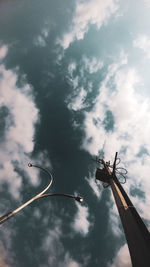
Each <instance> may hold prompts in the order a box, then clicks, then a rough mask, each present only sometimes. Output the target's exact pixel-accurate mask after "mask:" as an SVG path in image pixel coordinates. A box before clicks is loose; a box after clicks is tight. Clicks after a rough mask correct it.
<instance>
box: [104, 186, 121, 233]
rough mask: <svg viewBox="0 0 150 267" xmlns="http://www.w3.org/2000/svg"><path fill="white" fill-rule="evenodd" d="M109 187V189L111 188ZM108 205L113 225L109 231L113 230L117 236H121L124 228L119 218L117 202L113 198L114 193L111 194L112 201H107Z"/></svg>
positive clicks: (110, 220) (110, 221)
mask: <svg viewBox="0 0 150 267" xmlns="http://www.w3.org/2000/svg"><path fill="white" fill-rule="evenodd" d="M109 189H110V188H108V189H107V190H109ZM107 206H108V208H109V218H108V219H109V225H112V226H113V227H111V228H109V229H108V231H111V232H112V233H113V235H115V236H116V237H120V236H121V235H122V234H123V233H122V229H121V228H120V223H121V220H120V218H119V213H118V210H117V207H116V204H115V202H114V199H113V195H112V194H111V201H109V202H107Z"/></svg>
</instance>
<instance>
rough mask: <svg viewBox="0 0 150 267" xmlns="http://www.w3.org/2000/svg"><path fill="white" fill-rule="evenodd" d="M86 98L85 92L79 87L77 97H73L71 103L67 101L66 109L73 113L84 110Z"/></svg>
mask: <svg viewBox="0 0 150 267" xmlns="http://www.w3.org/2000/svg"><path fill="white" fill-rule="evenodd" d="M86 96H87V92H86V91H85V90H84V88H83V87H81V88H80V91H79V93H78V95H76V97H74V98H73V99H72V100H71V101H69V103H68V105H67V106H68V108H69V109H72V110H74V111H77V110H80V109H82V108H84V107H85V106H86V105H85V104H84V101H85V99H86Z"/></svg>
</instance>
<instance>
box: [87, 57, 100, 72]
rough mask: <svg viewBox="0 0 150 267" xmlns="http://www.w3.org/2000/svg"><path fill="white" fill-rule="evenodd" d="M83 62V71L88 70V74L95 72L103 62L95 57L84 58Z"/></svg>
mask: <svg viewBox="0 0 150 267" xmlns="http://www.w3.org/2000/svg"><path fill="white" fill-rule="evenodd" d="M83 62H84V65H85V69H86V70H88V72H89V73H94V72H97V71H98V70H100V69H101V68H102V67H103V62H102V61H101V60H98V59H97V58H95V57H92V58H87V57H85V56H84V57H83Z"/></svg>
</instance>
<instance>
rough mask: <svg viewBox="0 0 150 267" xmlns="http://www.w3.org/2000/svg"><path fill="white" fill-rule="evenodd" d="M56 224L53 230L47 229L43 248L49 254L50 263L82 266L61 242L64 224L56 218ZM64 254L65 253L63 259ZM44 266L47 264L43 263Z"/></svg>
mask: <svg viewBox="0 0 150 267" xmlns="http://www.w3.org/2000/svg"><path fill="white" fill-rule="evenodd" d="M54 221H55V226H54V228H52V226H51V230H48V231H47V234H46V235H45V237H44V239H43V241H42V244H43V245H42V247H41V249H42V250H43V251H44V252H45V251H47V254H48V265H50V266H58V267H81V265H80V264H79V263H78V262H77V261H76V260H74V259H73V258H72V257H71V255H70V253H69V252H68V251H65V250H64V247H63V244H62V242H61V237H62V235H63V234H62V233H63V232H62V225H61V221H60V220H59V219H57V218H55V220H54ZM62 255H64V257H63V259H62ZM41 266H42V267H46V266H47V264H46V265H44V264H42V265H41Z"/></svg>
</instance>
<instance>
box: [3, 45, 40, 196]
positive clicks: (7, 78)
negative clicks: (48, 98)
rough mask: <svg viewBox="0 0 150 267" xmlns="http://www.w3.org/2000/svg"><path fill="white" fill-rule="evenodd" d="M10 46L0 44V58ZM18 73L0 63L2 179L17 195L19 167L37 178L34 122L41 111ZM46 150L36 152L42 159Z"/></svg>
mask: <svg viewBox="0 0 150 267" xmlns="http://www.w3.org/2000/svg"><path fill="white" fill-rule="evenodd" d="M7 50H8V49H7V47H6V46H3V47H1V48H0V55H1V59H0V61H1V60H2V59H3V58H4V57H5V56H6V53H7ZM16 83H17V74H16V73H14V72H13V71H11V70H6V69H5V67H4V65H3V64H2V63H1V64H0V111H1V123H2V125H1V136H0V142H1V150H0V168H1V171H0V182H1V183H3V182H6V183H7V184H8V185H9V187H10V192H11V193H12V195H13V196H14V197H15V198H18V197H19V189H20V187H21V185H22V177H21V175H20V174H19V172H18V171H17V168H19V169H20V170H23V171H24V172H25V173H26V174H27V175H28V176H32V179H31V180H30V182H31V183H32V184H33V185H35V184H37V182H38V170H36V169H32V170H31V169H30V170H29V168H28V167H27V163H28V162H29V161H31V156H30V155H31V152H32V151H33V149H34V134H35V125H36V123H37V122H38V121H39V112H38V109H37V107H36V105H35V102H34V97H33V91H32V88H31V86H30V85H28V84H27V83H26V84H25V85H24V86H23V87H22V88H18V87H17V85H16ZM43 157H44V153H42V154H41V155H40V154H39V155H37V161H39V159H41V160H42V159H43Z"/></svg>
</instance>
